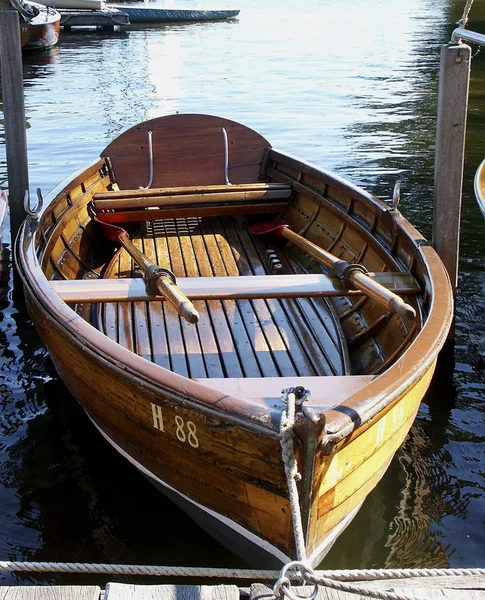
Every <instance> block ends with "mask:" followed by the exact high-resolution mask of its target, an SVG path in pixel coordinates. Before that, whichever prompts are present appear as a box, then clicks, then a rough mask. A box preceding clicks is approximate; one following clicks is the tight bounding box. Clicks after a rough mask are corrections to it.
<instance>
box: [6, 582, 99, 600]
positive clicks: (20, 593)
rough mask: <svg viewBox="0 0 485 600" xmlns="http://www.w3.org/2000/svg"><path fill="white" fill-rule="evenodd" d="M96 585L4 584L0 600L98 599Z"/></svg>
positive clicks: (97, 587)
mask: <svg viewBox="0 0 485 600" xmlns="http://www.w3.org/2000/svg"><path fill="white" fill-rule="evenodd" d="M100 595H101V588H100V587H99V586H97V585H88V586H78V585H75V586H71V585H57V586H51V585H45V586H39V585H35V586H26V585H19V586H6V587H1V588H0V600H99V598H100Z"/></svg>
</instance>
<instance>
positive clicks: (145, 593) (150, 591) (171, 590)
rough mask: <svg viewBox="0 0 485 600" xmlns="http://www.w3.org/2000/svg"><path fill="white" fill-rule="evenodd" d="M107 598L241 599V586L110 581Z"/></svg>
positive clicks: (153, 599)
mask: <svg viewBox="0 0 485 600" xmlns="http://www.w3.org/2000/svg"><path fill="white" fill-rule="evenodd" d="M105 600H239V588H238V587H237V586H235V585H135V584H129V583H108V584H107V586H106V593H105Z"/></svg>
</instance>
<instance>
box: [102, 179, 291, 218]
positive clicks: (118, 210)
mask: <svg viewBox="0 0 485 600" xmlns="http://www.w3.org/2000/svg"><path fill="white" fill-rule="evenodd" d="M291 194H292V189H291V187H290V186H289V185H286V184H280V183H253V184H238V185H212V186H189V187H176V188H154V189H148V190H121V191H120V190H112V191H108V192H102V193H97V194H95V195H94V197H93V208H94V210H95V212H96V214H97V215H98V217H99V218H100V219H102V220H103V221H105V222H107V223H123V222H134V221H137V222H140V221H144V220H156V219H172V218H173V219H175V218H182V217H185V218H186V217H191V216H196V215H198V216H215V215H233V214H245V213H249V214H263V213H279V212H281V211H283V210H285V208H287V206H288V200H289V198H290V196H291Z"/></svg>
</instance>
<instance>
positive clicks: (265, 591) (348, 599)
mask: <svg viewBox="0 0 485 600" xmlns="http://www.w3.org/2000/svg"><path fill="white" fill-rule="evenodd" d="M349 584H350V582H349ZM351 584H352V585H355V586H356V587H362V588H366V589H369V590H371V589H372V590H379V591H381V592H383V591H388V592H395V593H396V594H402V595H406V596H408V597H409V598H419V599H422V600H465V598H466V597H468V598H469V599H470V600H484V598H485V587H484V584H485V578H484V577H483V576H476V577H475V576H466V577H451V576H450V577H448V576H442V577H441V576H440V577H410V578H408V579H380V580H376V581H352V582H351ZM292 591H293V593H294V594H296V595H297V596H300V597H304V598H305V597H308V596H309V595H310V594H311V593H312V592H313V586H293V587H292ZM359 598H360V600H369V596H364V595H360V594H353V593H349V592H343V591H340V590H334V589H330V588H326V587H323V586H319V588H318V594H317V596H316V599H315V600H358V599H359ZM271 599H274V596H273V591H272V589H270V588H269V587H267V586H266V585H263V584H260V583H253V584H252V585H251V588H250V592H249V600H271Z"/></svg>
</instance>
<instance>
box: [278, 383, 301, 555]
mask: <svg viewBox="0 0 485 600" xmlns="http://www.w3.org/2000/svg"><path fill="white" fill-rule="evenodd" d="M282 394H283V395H282V399H283V401H284V402H286V404H287V405H286V410H285V411H283V412H282V413H281V421H280V434H281V439H280V445H281V453H282V458H283V464H284V466H285V474H286V483H287V485H288V495H289V499H290V508H291V517H292V520H293V534H294V537H295V548H296V556H297V559H298V560H299V561H302V562H304V561H306V544H305V536H304V535H303V525H302V522H301V510H300V499H299V496H298V487H297V485H296V482H297V481H299V480H300V479H301V475H300V473H299V472H298V465H297V463H296V459H295V453H294V451H293V438H294V435H295V434H294V432H293V427H294V425H295V407H296V396H295V392H294V390H293V389H291V388H290V389H288V390H283V392H282Z"/></svg>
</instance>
